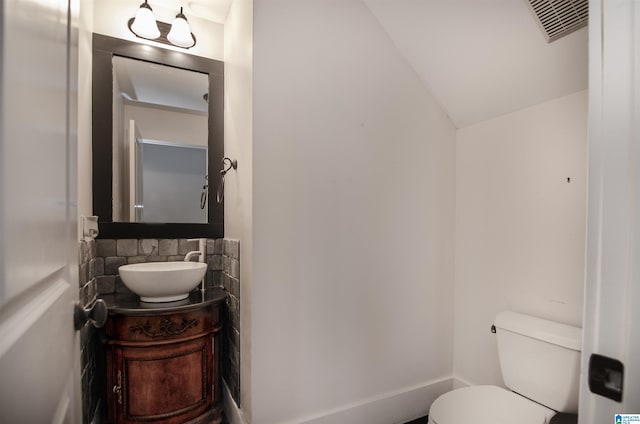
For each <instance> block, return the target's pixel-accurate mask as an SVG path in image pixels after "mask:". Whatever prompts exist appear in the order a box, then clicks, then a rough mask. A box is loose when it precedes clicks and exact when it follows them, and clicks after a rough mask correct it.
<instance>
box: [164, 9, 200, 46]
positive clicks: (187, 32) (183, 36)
mask: <svg viewBox="0 0 640 424" xmlns="http://www.w3.org/2000/svg"><path fill="white" fill-rule="evenodd" d="M167 40H169V41H170V42H171V44H174V45H176V46H178V47H192V46H194V45H195V44H196V41H195V40H194V39H193V36H192V35H191V28H190V27H189V23H188V22H187V18H186V17H185V16H184V15H183V14H182V8H180V13H178V14H177V15H176V19H175V20H174V21H173V23H172V24H171V30H170V31H169V34H168V35H167Z"/></svg>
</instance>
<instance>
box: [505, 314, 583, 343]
mask: <svg viewBox="0 0 640 424" xmlns="http://www.w3.org/2000/svg"><path fill="white" fill-rule="evenodd" d="M494 325H495V326H496V328H498V329H503V330H507V331H511V332H513V333H518V334H522V335H524V336H528V337H532V338H534V339H538V340H542V341H545V342H547V343H552V344H555V345H558V346H562V347H566V348H568V349H572V350H577V351H580V350H581V345H582V329H581V328H578V327H573V326H571V325H566V324H560V323H559V322H554V321H549V320H546V319H542V318H536V317H532V316H530V315H525V314H520V313H517V312H513V311H504V312H500V313H499V314H498V316H496V320H495V322H494Z"/></svg>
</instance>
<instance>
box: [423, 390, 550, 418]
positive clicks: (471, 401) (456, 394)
mask: <svg viewBox="0 0 640 424" xmlns="http://www.w3.org/2000/svg"><path fill="white" fill-rule="evenodd" d="M555 414H556V412H555V411H554V410H553V409H549V408H546V407H544V406H542V405H540V404H538V403H535V402H533V401H531V400H529V399H527V398H525V397H523V396H520V395H518V394H516V393H513V392H511V391H509V390H506V389H503V388H502V387H498V386H470V387H465V388H462V389H457V390H453V391H451V392H448V393H445V394H444V395H442V396H440V397H439V398H438V399H436V400H435V401H434V402H433V404H432V405H431V409H430V410H429V424H455V423H458V424H463V423H473V424H507V423H508V424H511V423H518V424H546V423H548V422H549V420H551V417H553V416H554V415H555Z"/></svg>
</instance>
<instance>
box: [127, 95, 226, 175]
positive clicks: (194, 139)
mask: <svg viewBox="0 0 640 424" xmlns="http://www.w3.org/2000/svg"><path fill="white" fill-rule="evenodd" d="M130 119H133V120H134V121H136V130H138V131H140V133H139V134H140V137H141V138H144V139H148V140H157V141H168V142H171V143H176V144H191V145H194V146H208V134H209V127H208V120H207V119H208V118H207V114H206V113H205V114H201V113H197V112H196V113H189V112H182V111H180V110H178V109H172V108H164V107H161V106H160V107H154V106H152V105H142V104H128V103H126V102H125V104H124V119H123V122H124V123H126V125H128V123H129V120H130ZM119 131H123V129H122V127H121V128H119ZM217 168H218V164H216V165H215V166H214V168H213V169H215V170H216V171H217Z"/></svg>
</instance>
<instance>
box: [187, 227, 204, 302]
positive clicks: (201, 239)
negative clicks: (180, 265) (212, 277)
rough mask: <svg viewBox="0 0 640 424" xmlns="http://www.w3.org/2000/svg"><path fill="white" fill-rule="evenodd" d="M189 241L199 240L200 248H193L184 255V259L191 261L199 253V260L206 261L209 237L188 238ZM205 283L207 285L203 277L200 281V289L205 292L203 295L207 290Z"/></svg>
mask: <svg viewBox="0 0 640 424" xmlns="http://www.w3.org/2000/svg"><path fill="white" fill-rule="evenodd" d="M187 241H197V242H198V250H192V251H191V252H188V253H187V254H186V255H184V260H185V261H189V260H191V258H192V257H193V256H195V255H198V256H199V257H198V261H200V262H206V261H205V257H206V254H207V239H206V238H196V239H187ZM205 285H206V282H205V278H203V279H202V281H201V282H200V291H201V292H202V293H203V296H204V291H205Z"/></svg>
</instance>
